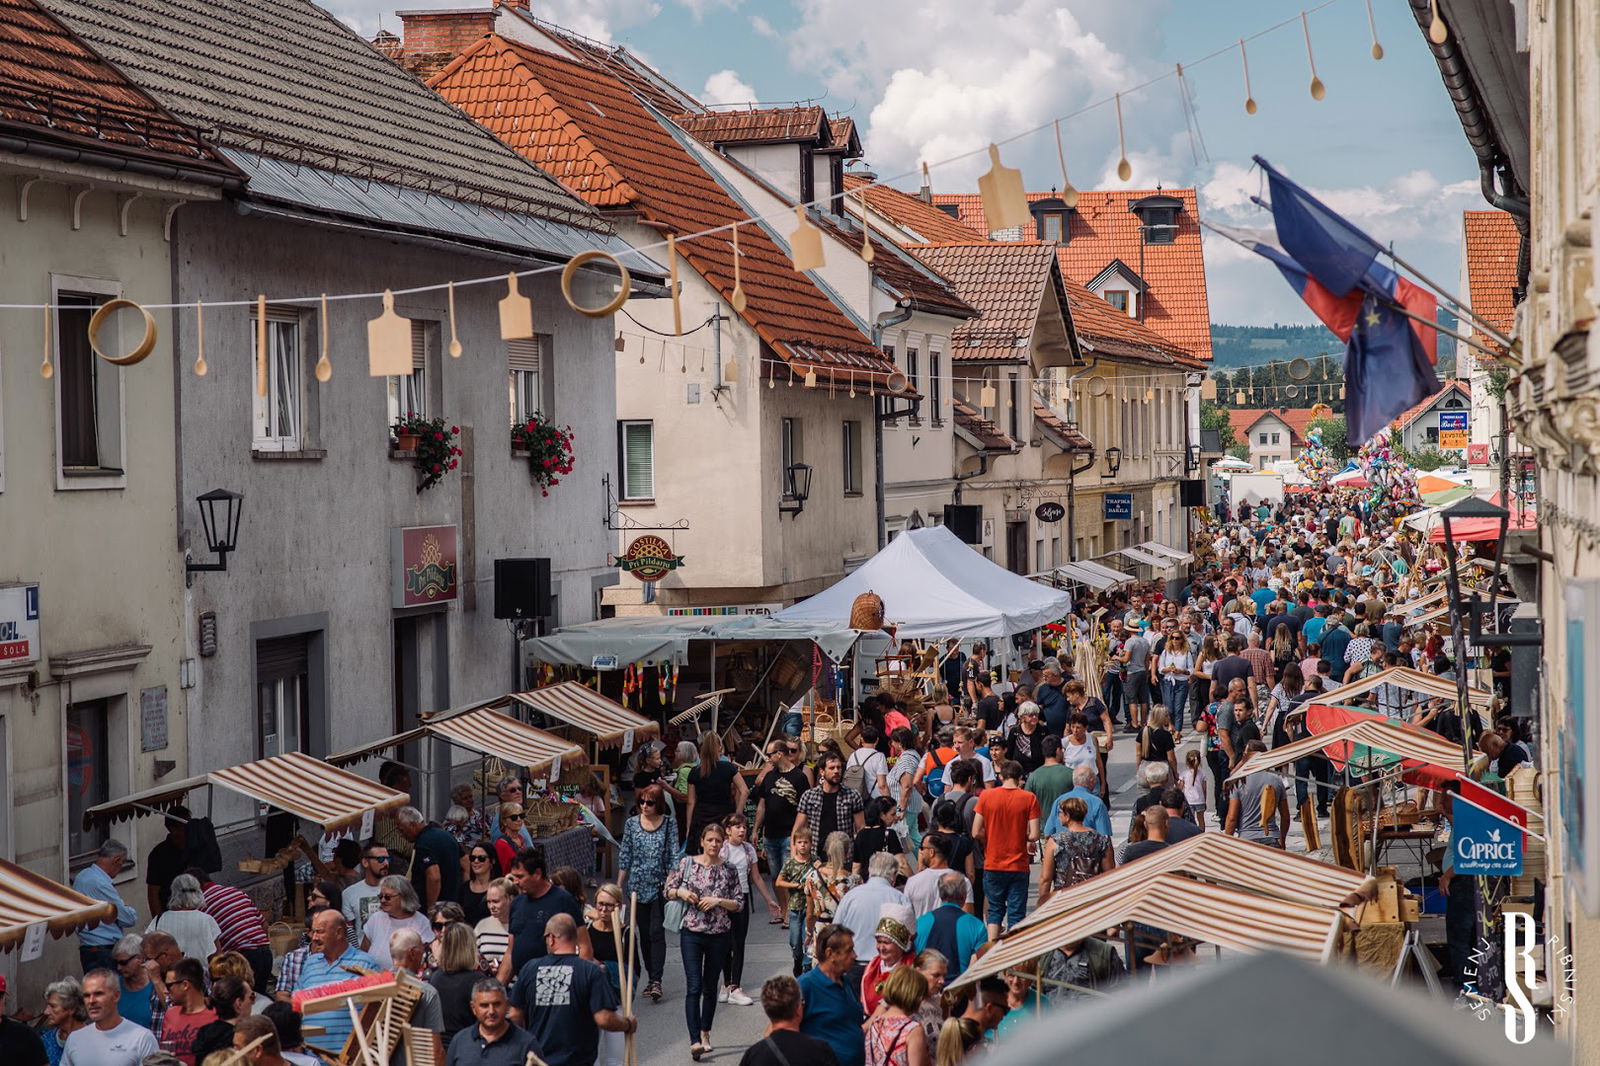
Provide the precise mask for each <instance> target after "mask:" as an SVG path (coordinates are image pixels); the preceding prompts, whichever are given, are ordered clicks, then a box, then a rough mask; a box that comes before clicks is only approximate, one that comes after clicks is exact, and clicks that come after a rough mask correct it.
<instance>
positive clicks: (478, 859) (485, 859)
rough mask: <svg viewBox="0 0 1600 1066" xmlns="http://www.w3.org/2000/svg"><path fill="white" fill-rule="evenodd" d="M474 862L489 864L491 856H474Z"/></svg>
mask: <svg viewBox="0 0 1600 1066" xmlns="http://www.w3.org/2000/svg"><path fill="white" fill-rule="evenodd" d="M472 861H473V862H488V861H489V856H487V855H474V856H472Z"/></svg>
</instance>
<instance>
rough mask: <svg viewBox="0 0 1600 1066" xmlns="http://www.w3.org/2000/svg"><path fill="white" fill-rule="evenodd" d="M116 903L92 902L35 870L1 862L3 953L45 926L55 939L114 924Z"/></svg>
mask: <svg viewBox="0 0 1600 1066" xmlns="http://www.w3.org/2000/svg"><path fill="white" fill-rule="evenodd" d="M116 916H117V908H116V906H115V905H114V904H111V903H105V902H103V901H101V900H97V899H90V898H89V897H88V896H85V895H81V894H79V893H77V892H74V891H73V890H72V889H70V888H68V887H66V886H65V885H59V884H57V883H56V882H54V881H52V880H50V879H49V878H47V877H40V876H39V875H38V874H36V873H34V872H33V871H32V870H25V869H23V868H22V867H21V866H17V865H16V864H14V863H10V862H7V861H6V860H4V859H0V951H10V950H11V949H12V948H14V947H16V946H17V945H19V944H21V943H22V941H23V940H24V939H25V938H26V937H27V935H28V930H29V929H30V928H32V927H34V926H38V925H43V926H44V927H45V929H46V930H47V931H48V932H49V933H50V935H51V936H53V937H63V936H69V935H71V934H73V933H76V932H77V931H78V930H80V929H87V928H90V927H92V926H96V925H99V924H100V923H101V922H102V921H111V920H112V919H114V918H116Z"/></svg>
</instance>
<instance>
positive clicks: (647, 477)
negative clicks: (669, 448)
mask: <svg viewBox="0 0 1600 1066" xmlns="http://www.w3.org/2000/svg"><path fill="white" fill-rule="evenodd" d="M617 435H618V438H619V447H618V452H619V453H620V454H619V455H618V463H619V465H620V466H621V470H620V471H619V473H620V475H621V477H620V480H621V482H622V498H623V499H624V500H653V499H655V495H656V453H655V423H654V422H622V423H619V424H618V434H617Z"/></svg>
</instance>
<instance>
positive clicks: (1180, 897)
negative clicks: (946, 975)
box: [949, 860, 1344, 988]
mask: <svg viewBox="0 0 1600 1066" xmlns="http://www.w3.org/2000/svg"><path fill="white" fill-rule="evenodd" d="M1145 861H1146V860H1140V861H1139V862H1135V863H1132V864H1131V866H1134V867H1142V866H1143V863H1144V862H1145ZM1140 873H1141V875H1142V876H1141V879H1140V880H1139V881H1138V882H1137V883H1135V884H1130V885H1127V886H1125V887H1123V888H1121V889H1118V890H1117V891H1115V892H1113V893H1112V894H1110V895H1107V896H1102V897H1100V898H1099V899H1095V900H1090V901H1088V902H1086V903H1083V904H1082V905H1080V906H1077V907H1074V908H1072V909H1071V910H1068V911H1062V912H1058V913H1056V914H1053V915H1051V916H1050V917H1049V918H1047V919H1045V920H1043V921H1040V922H1037V923H1035V924H1033V925H1029V926H1026V927H1019V928H1018V929H1017V930H1016V931H1015V932H1013V933H1009V934H1007V935H1006V936H1005V937H1004V938H1003V939H1001V941H1000V943H998V944H996V945H995V946H994V947H992V948H990V949H989V950H988V951H986V952H984V953H983V955H981V956H980V957H978V958H976V959H974V960H973V961H972V965H970V966H968V967H967V969H966V971H965V972H964V973H963V974H962V975H961V976H960V977H959V978H957V979H956V980H955V981H953V982H951V984H950V986H949V987H951V988H960V987H962V986H964V985H970V984H973V983H975V982H977V981H979V980H981V979H982V978H985V977H991V976H994V975H996V974H1000V973H1003V972H1005V971H1006V970H1008V969H1010V968H1012V967H1013V966H1020V965H1024V964H1026V963H1029V962H1032V961H1033V960H1034V959H1037V958H1040V957H1042V956H1045V955H1048V954H1050V953H1051V952H1052V951H1055V950H1056V949H1057V948H1059V947H1061V945H1063V944H1068V943H1071V942H1072V941H1074V940H1082V939H1084V938H1085V937H1089V936H1096V935H1100V934H1103V933H1104V932H1105V931H1106V930H1107V929H1109V928H1112V927H1113V926H1118V925H1121V924H1122V923H1124V922H1139V923H1141V924H1143V925H1150V926H1154V927H1155V928H1157V929H1164V930H1166V931H1167V932H1168V933H1172V934H1176V935H1178V936H1183V937H1188V938H1189V939H1191V940H1197V941H1201V942H1203V943H1208V944H1216V945H1218V946H1220V947H1224V948H1228V949H1230V950H1232V951H1247V952H1258V951H1280V952H1283V953H1285V954H1289V955H1299V956H1300V957H1302V958H1308V959H1315V960H1317V961H1319V962H1326V961H1327V960H1328V959H1329V958H1330V957H1331V956H1332V954H1333V949H1334V947H1335V945H1336V944H1337V942H1338V936H1339V930H1340V927H1341V926H1342V925H1343V923H1344V914H1343V913H1342V912H1341V911H1339V910H1337V909H1335V908H1331V907H1318V906H1313V905H1311V904H1308V903H1292V902H1289V901H1287V900H1282V899H1273V898H1271V897H1269V896H1263V895H1260V894H1259V893H1255V892H1242V891H1240V890H1239V889H1236V888H1227V887H1224V886H1222V885H1213V884H1209V883H1207V882H1205V881H1196V880H1194V879H1192V878H1188V877H1182V876H1180V875H1178V874H1171V873H1164V874H1157V875H1156V876H1154V877H1149V876H1147V875H1144V870H1142V869H1141V870H1140ZM1101 876H1105V875H1104V874H1102V875H1101ZM1093 880H1095V879H1091V883H1092V881H1093Z"/></svg>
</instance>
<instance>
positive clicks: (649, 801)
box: [617, 785, 678, 1003]
mask: <svg viewBox="0 0 1600 1066" xmlns="http://www.w3.org/2000/svg"><path fill="white" fill-rule="evenodd" d="M638 798H639V813H638V814H636V815H634V816H633V817H632V818H629V819H628V822H627V824H626V825H624V826H623V828H622V849H621V854H620V857H619V858H618V859H617V868H618V873H617V884H618V885H620V886H621V887H622V890H623V891H624V892H626V891H628V890H629V889H631V890H632V891H634V892H636V893H638V896H639V917H638V919H637V920H638V922H639V932H640V933H641V934H642V935H643V936H644V968H645V973H646V974H647V975H648V976H649V983H648V984H646V985H645V986H644V994H645V995H647V996H649V997H650V998H651V999H652V1000H654V1001H655V1002H657V1003H660V1002H661V969H662V967H664V966H665V965H666V963H667V934H666V931H665V930H663V929H662V927H661V918H662V913H663V910H664V908H665V907H666V905H667V897H666V895H665V894H664V893H663V892H662V891H661V889H662V886H663V885H665V884H666V880H667V874H668V873H670V872H671V871H672V859H673V856H674V855H675V854H676V852H677V850H678V822H677V819H675V818H673V816H672V815H671V814H669V813H667V805H666V799H665V796H664V794H663V792H662V789H661V786H660V785H646V786H645V787H643V788H641V789H640V790H639V794H638Z"/></svg>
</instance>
